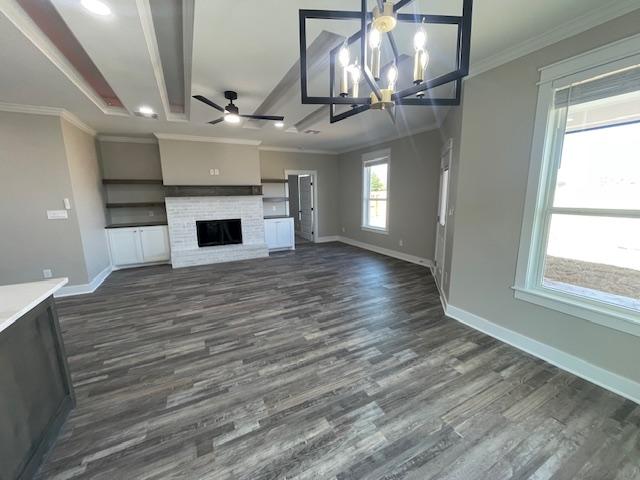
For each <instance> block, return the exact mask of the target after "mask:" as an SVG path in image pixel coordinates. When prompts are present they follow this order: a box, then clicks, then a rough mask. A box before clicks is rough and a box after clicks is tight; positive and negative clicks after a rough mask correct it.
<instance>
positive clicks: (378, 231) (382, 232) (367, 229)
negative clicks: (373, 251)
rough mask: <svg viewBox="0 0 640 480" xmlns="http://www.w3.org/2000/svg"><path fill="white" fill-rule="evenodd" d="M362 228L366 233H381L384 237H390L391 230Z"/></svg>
mask: <svg viewBox="0 0 640 480" xmlns="http://www.w3.org/2000/svg"><path fill="white" fill-rule="evenodd" d="M360 228H361V229H362V230H364V231H366V232H373V233H381V234H383V235H389V230H387V229H385V228H375V227H365V226H362V227H360Z"/></svg>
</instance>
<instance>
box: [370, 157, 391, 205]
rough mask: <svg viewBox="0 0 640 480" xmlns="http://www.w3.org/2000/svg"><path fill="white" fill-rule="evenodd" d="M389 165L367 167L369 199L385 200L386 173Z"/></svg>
mask: <svg viewBox="0 0 640 480" xmlns="http://www.w3.org/2000/svg"><path fill="white" fill-rule="evenodd" d="M388 168H389V164H387V163H383V164H380V165H374V166H371V167H367V172H368V175H369V198H375V199H378V198H387V171H388Z"/></svg>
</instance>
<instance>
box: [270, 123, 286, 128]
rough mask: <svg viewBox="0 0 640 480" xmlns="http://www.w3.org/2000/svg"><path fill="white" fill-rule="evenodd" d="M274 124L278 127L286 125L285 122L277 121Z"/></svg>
mask: <svg viewBox="0 0 640 480" xmlns="http://www.w3.org/2000/svg"><path fill="white" fill-rule="evenodd" d="M273 126H274V127H276V128H282V127H284V122H276V123H274V124H273Z"/></svg>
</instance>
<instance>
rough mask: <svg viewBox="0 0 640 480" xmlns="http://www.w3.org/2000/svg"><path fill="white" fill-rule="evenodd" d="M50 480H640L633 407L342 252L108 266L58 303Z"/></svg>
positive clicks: (382, 265)
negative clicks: (61, 400)
mask: <svg viewBox="0 0 640 480" xmlns="http://www.w3.org/2000/svg"><path fill="white" fill-rule="evenodd" d="M58 309H59V313H60V318H61V324H62V329H63V335H64V339H65V342H66V348H67V352H68V355H69V363H70V367H71V370H72V375H73V381H74V384H75V387H76V392H77V397H78V405H77V408H76V410H75V411H73V412H72V414H71V416H70V417H69V419H68V421H67V424H66V426H65V427H64V429H63V432H62V434H61V436H60V438H59V439H58V441H57V442H56V444H55V445H54V447H53V449H52V451H51V454H50V456H49V458H48V460H47V461H46V462H45V464H44V465H43V467H42V469H41V471H40V473H39V478H42V479H44V478H47V479H50V478H55V479H80V478H82V479H109V480H114V479H127V480H132V479H147V480H150V479H198V480H201V479H211V480H225V479H233V480H241V479H246V480H266V479H294V478H295V479H339V480H346V479H419V480H427V479H452V480H453V479H460V480H470V479H471V480H473V479H492V480H499V479H535V480H543V479H552V480H560V479H574V478H575V479H597V480H604V479H620V480H622V479H638V478H640V407H639V406H637V405H636V404H634V403H632V402H630V401H627V400H625V399H623V398H621V397H619V396H616V395H614V394H612V393H609V392H607V391H605V390H603V389H601V388H599V387H596V386H594V385H591V384H590V383H587V382H585V381H583V380H580V379H579V378H577V377H575V376H573V375H570V374H568V373H565V372H562V371H560V370H558V369H557V368H555V367H552V366H550V365H548V364H546V363H544V362H542V361H540V360H537V359H535V358H533V357H530V356H528V355H526V354H523V353H522V352H520V351H518V350H516V349H514V348H511V347H509V346H507V345H504V344H502V343H501V342H499V341H496V340H494V339H492V338H490V337H488V336H486V335H483V334H481V333H478V332H476V331H474V330H472V329H470V328H467V327H465V326H463V325H461V324H459V323H457V322H456V321H454V320H451V319H448V318H446V317H444V316H443V312H442V308H441V307H440V303H439V300H438V296H437V293H436V288H435V286H434V282H433V278H432V277H431V276H430V275H429V273H428V270H427V269H425V268H424V267H420V266H417V265H412V264H409V263H406V262H403V261H400V260H395V259H392V258H388V257H384V256H381V255H377V254H374V253H370V252H367V251H364V250H360V249H357V248H354V247H350V246H346V245H342V244H337V243H334V244H324V245H319V246H316V245H312V244H309V245H303V246H301V247H300V248H299V249H298V250H297V251H296V252H288V253H283V254H278V255H275V256H272V257H271V258H269V259H260V260H250V261H246V262H238V263H229V264H220V265H216V266H207V267H196V268H188V269H180V270H172V269H171V268H170V267H167V266H160V267H148V268H144V269H135V270H125V271H118V272H114V273H113V274H112V275H111V276H110V277H109V278H108V279H107V281H106V282H105V283H104V285H103V286H102V287H101V288H100V289H99V290H98V291H97V292H96V293H94V294H92V295H85V296H79V297H74V298H69V299H65V300H61V301H59V302H58Z"/></svg>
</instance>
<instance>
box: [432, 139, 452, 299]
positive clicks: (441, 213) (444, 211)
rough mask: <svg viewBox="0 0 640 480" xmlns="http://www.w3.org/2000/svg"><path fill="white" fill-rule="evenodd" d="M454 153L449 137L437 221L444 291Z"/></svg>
mask: <svg viewBox="0 0 640 480" xmlns="http://www.w3.org/2000/svg"><path fill="white" fill-rule="evenodd" d="M452 154H453V140H452V139H449V140H448V141H447V143H446V144H445V145H444V147H443V148H442V154H441V157H440V195H439V197H438V217H437V223H436V251H435V254H434V261H435V280H436V283H437V284H438V287H440V291H441V292H442V291H443V287H444V283H445V280H446V278H445V276H446V272H445V269H444V263H445V258H446V239H447V216H448V209H449V172H450V169H451V156H452Z"/></svg>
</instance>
